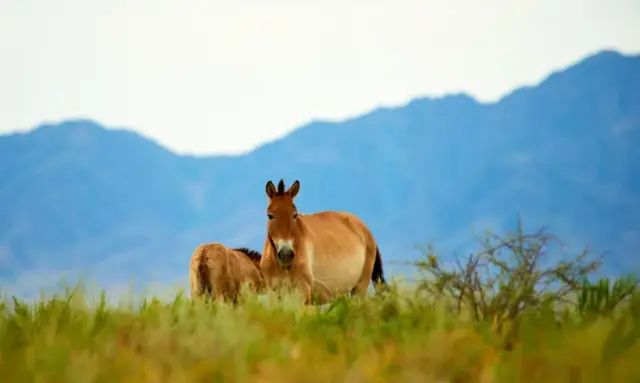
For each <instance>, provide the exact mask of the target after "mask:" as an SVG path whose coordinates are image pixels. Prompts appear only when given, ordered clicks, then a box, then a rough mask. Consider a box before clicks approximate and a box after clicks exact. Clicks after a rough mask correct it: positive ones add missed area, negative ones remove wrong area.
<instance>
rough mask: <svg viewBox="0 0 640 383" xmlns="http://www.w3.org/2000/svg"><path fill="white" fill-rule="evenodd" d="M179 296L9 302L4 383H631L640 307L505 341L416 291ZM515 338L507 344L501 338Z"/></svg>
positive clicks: (529, 330) (4, 319) (569, 316)
mask: <svg viewBox="0 0 640 383" xmlns="http://www.w3.org/2000/svg"><path fill="white" fill-rule="evenodd" d="M296 298H297V297H295V296H290V295H277V294H275V293H268V294H265V295H262V296H253V295H245V296H243V298H242V300H241V302H240V303H239V304H237V305H232V304H228V303H223V302H204V301H191V300H189V299H186V298H185V297H184V296H182V295H177V296H176V297H175V299H174V300H173V301H170V302H166V301H160V300H157V299H149V300H146V301H143V302H141V303H137V304H132V303H129V304H122V305H113V304H111V305H110V304H108V303H106V300H105V299H104V297H103V299H102V300H99V301H98V302H95V303H88V300H87V299H86V298H85V297H84V296H83V294H82V291H79V290H78V291H75V292H74V293H71V292H70V293H68V294H67V295H63V296H59V297H55V298H53V299H48V300H43V301H40V302H36V303H32V304H25V303H23V302H21V301H19V300H3V301H1V303H0V306H1V312H0V381H2V382H33V381H37V382H114V381H130V382H199V381H202V382H223V381H224V382H233V381H259V382H327V381H330V382H334V381H348V382H383V381H392V382H407V381H452V382H453V381H455V382H474V381H482V382H493V381H505V382H514V381H523V382H556V381H558V382H561V381H576V382H577V381H581V382H633V381H638V380H639V379H640V364H638V363H637V362H638V360H639V357H640V341H639V339H640V296H639V295H638V294H637V293H634V294H633V295H632V297H630V299H629V300H628V301H626V302H625V303H624V304H622V305H621V306H619V307H618V308H617V309H616V310H615V311H614V312H611V315H608V316H598V317H593V316H588V317H587V316H582V315H580V313H579V311H578V310H573V309H570V308H569V307H567V309H566V310H565V311H563V312H561V313H557V312H556V311H554V310H552V309H551V308H549V309H543V310H539V311H532V312H529V313H526V314H522V315H521V316H520V317H518V318H517V320H514V321H509V322H507V323H506V324H505V327H504V328H503V329H501V330H498V329H497V328H496V326H495V324H494V323H491V322H485V321H477V320H475V319H473V315H471V313H468V312H467V313H466V312H464V311H462V312H460V313H458V312H453V311H451V310H450V306H449V305H447V304H446V302H434V301H432V300H429V299H425V297H424V294H423V292H421V291H418V290H415V289H412V288H404V289H403V288H400V287H398V286H395V287H391V288H390V289H388V290H387V291H386V292H384V293H382V294H377V295H374V296H370V297H367V298H365V299H349V298H341V299H338V300H337V301H335V302H334V303H332V304H331V305H330V306H324V307H314V306H312V307H305V306H303V305H302V304H300V303H299V302H300V301H299V300H298V299H296ZM507 336H508V337H510V341H509V345H508V346H506V345H505V337H507Z"/></svg>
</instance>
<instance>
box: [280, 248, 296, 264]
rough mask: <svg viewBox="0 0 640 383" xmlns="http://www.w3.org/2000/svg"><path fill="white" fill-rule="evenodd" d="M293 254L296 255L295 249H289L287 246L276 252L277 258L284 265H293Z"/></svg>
mask: <svg viewBox="0 0 640 383" xmlns="http://www.w3.org/2000/svg"><path fill="white" fill-rule="evenodd" d="M293 256H294V253H293V250H291V249H287V248H285V249H281V250H280V251H278V253H277V254H276V258H278V263H279V264H280V266H282V267H289V266H291V262H292V261H293Z"/></svg>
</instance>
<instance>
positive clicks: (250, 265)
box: [189, 243, 264, 300]
mask: <svg viewBox="0 0 640 383" xmlns="http://www.w3.org/2000/svg"><path fill="white" fill-rule="evenodd" d="M189 279H190V283H191V296H192V297H198V296H202V295H204V294H210V295H211V296H213V297H214V298H216V299H230V300H235V299H236V298H237V296H238V293H240V289H241V288H242V286H243V285H245V284H246V285H248V287H249V288H250V289H251V290H253V291H258V290H259V289H261V288H263V287H264V279H263V277H262V274H261V273H260V254H259V253H257V252H254V251H251V250H247V249H229V248H227V247H226V246H224V245H222V244H219V243H211V244H206V245H200V246H198V248H197V249H196V250H195V251H194V253H193V255H192V256H191V262H190V265H189Z"/></svg>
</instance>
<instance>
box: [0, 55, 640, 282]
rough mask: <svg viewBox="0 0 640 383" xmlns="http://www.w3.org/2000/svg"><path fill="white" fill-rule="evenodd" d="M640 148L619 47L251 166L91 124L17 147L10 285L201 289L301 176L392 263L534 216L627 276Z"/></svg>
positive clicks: (326, 131) (275, 147)
mask: <svg viewBox="0 0 640 383" xmlns="http://www.w3.org/2000/svg"><path fill="white" fill-rule="evenodd" d="M52 132H53V133H56V134H58V135H61V136H64V137H62V138H61V137H58V136H56V135H55V134H54V136H53V137H51V134H52ZM60 132H63V133H65V134H59V133H60ZM639 142H640V56H625V55H621V54H618V53H614V52H604V53H601V54H597V55H594V56H591V57H588V58H586V59H584V60H581V61H580V62H578V63H577V64H575V65H573V66H571V67H569V68H566V69H564V70H560V71H556V72H554V73H552V74H551V75H549V76H547V77H546V78H545V79H544V80H543V81H541V82H540V83H538V84H537V85H535V86H532V87H526V88H520V89H518V90H514V91H513V92H512V93H510V94H508V95H506V96H505V97H503V98H501V99H500V100H498V101H496V102H494V103H482V102H478V101H476V100H475V99H474V98H473V97H471V96H468V95H466V94H454V95H449V96H445V97H439V98H430V97H423V98H418V99H414V100H412V101H410V102H407V103H406V104H404V105H403V106H400V107H391V108H387V107H382V108H376V109H374V110H372V111H371V112H369V113H367V114H364V115H361V116H358V117H354V118H350V119H346V120H344V121H341V122H332V121H313V122H310V123H308V124H304V125H302V126H301V127H300V128H298V129H296V130H294V131H293V132H291V133H290V134H289V135H287V136H286V137H284V138H281V139H278V140H274V141H272V142H269V143H265V144H264V145H261V146H260V147H258V148H256V149H254V150H252V151H250V152H248V153H246V154H244V155H235V156H209V155H208V156H193V155H184V154H177V153H174V152H172V151H170V150H169V149H167V148H165V147H163V146H162V145H160V144H158V143H157V142H155V141H153V140H150V139H148V138H146V137H144V136H143V135H141V134H139V133H136V132H129V131H127V130H122V129H105V128H103V127H102V126H101V125H100V124H99V123H97V122H94V121H91V120H74V121H70V122H65V123H62V124H57V125H52V124H44V125H42V127H40V128H38V129H36V130H34V131H31V132H30V133H19V134H15V135H3V136H0V217H5V218H4V219H0V266H2V265H4V267H0V282H4V283H2V284H3V285H8V286H10V287H11V290H16V291H32V292H33V289H34V288H38V287H46V286H48V283H44V284H38V283H34V282H30V283H26V282H24V281H25V280H26V281H33V280H36V281H38V280H39V278H40V279H41V280H46V281H49V280H50V279H51V276H50V274H51V272H50V270H67V273H68V275H71V276H73V275H74V274H84V273H96V274H97V275H98V276H97V278H96V279H97V281H98V283H101V284H103V285H107V286H112V285H113V284H114V283H115V284H120V285H121V284H122V283H124V281H127V280H130V279H133V280H134V281H137V282H139V283H143V284H144V283H151V282H156V283H167V282H169V281H175V280H184V278H185V275H186V274H185V273H184V272H181V271H184V270H183V269H185V265H186V263H185V262H186V259H188V256H189V254H190V251H191V250H192V249H193V248H195V246H196V245H198V244H199V243H201V242H208V241H221V242H224V243H227V244H228V245H230V246H250V247H254V248H258V249H260V247H261V245H262V241H263V239H264V222H263V221H264V220H263V219H262V218H263V215H264V209H265V207H266V206H265V201H266V200H265V198H266V197H265V196H264V194H263V193H264V183H265V182H266V181H267V180H268V179H279V178H284V179H285V180H286V181H287V182H288V183H289V182H292V181H293V179H300V180H301V182H302V189H301V192H300V196H299V198H298V203H297V204H298V206H299V207H300V208H301V211H303V212H306V213H309V212H314V211H320V210H347V211H351V212H353V213H355V214H358V215H359V216H361V217H362V218H363V219H364V220H365V222H367V223H368V225H369V226H370V227H371V229H372V231H373V232H374V235H375V236H376V238H377V239H378V241H379V243H380V247H381V250H382V253H383V258H384V259H386V260H388V261H389V263H390V264H392V262H391V261H393V260H400V259H407V258H408V259H411V258H414V257H415V256H416V255H417V253H416V251H415V250H413V246H414V245H417V244H420V243H424V242H427V241H430V240H435V243H436V245H437V246H436V248H437V249H440V250H441V251H442V252H443V253H444V254H448V255H450V254H452V253H454V252H455V253H458V254H460V253H465V252H466V251H469V249H471V248H473V247H474V246H476V245H475V241H474V240H473V238H472V237H473V233H474V232H475V233H477V232H478V231H480V230H484V229H486V228H492V229H495V230H498V231H501V230H506V229H508V228H510V227H512V225H513V223H514V220H515V217H517V216H518V215H521V216H522V217H523V219H524V222H525V224H527V226H528V227H532V228H537V227H539V226H543V225H545V226H548V227H549V229H550V230H551V231H552V232H554V233H556V234H558V236H559V237H560V238H562V239H565V240H566V241H567V242H568V243H569V244H570V245H571V246H570V247H571V249H575V248H577V247H581V246H585V245H587V246H592V248H593V249H594V251H595V252H597V253H600V252H605V251H611V252H612V253H613V254H614V256H613V257H612V258H611V259H610V260H608V263H607V267H609V269H612V270H624V269H628V268H630V267H636V265H634V263H633V262H634V261H633V258H634V256H633V255H632V254H634V252H637V251H636V250H634V249H636V248H637V246H639V245H640V202H639V201H640V177H638V171H637V170H635V169H638V168H640V155H639V154H638V151H637V150H635V148H636V147H637V144H638V143H639ZM34 238H35V239H37V240H34ZM149 265H154V267H151V266H149ZM390 267H391V269H392V271H393V266H390ZM56 273H57V272H56ZM54 274H55V273H54ZM25 284H28V286H24V285H25ZM29 289H31V290H29Z"/></svg>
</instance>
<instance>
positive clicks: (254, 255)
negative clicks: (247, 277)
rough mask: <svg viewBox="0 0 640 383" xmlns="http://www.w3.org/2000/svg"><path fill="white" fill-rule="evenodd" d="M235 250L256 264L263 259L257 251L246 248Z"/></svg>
mask: <svg viewBox="0 0 640 383" xmlns="http://www.w3.org/2000/svg"><path fill="white" fill-rule="evenodd" d="M233 250H235V251H239V252H241V253H244V254H245V255H246V256H247V257H249V259H251V260H252V261H255V262H259V261H260V258H262V254H260V253H259V252H257V251H255V250H251V249H247V248H246V247H237V248H235V249H233Z"/></svg>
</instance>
